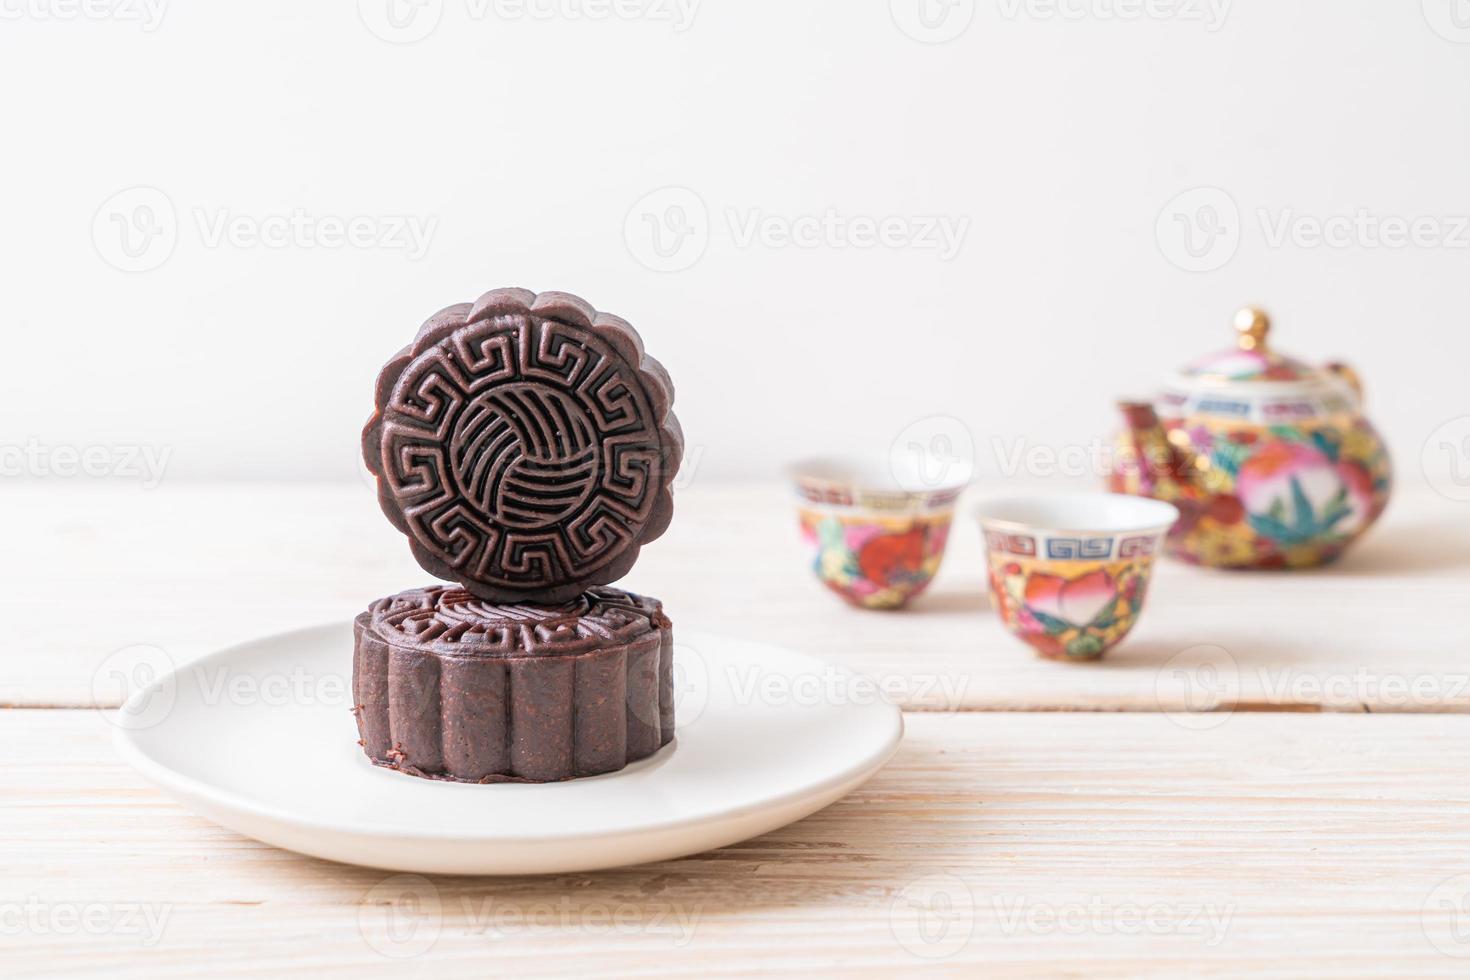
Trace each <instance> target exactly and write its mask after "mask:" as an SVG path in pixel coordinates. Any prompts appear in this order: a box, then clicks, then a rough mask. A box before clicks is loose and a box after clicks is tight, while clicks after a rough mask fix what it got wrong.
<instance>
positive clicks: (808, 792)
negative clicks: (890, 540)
mask: <svg viewBox="0 0 1470 980" xmlns="http://www.w3.org/2000/svg"><path fill="white" fill-rule="evenodd" d="M351 627H352V624H351V622H350V621H336V622H329V623H317V624H315V625H313V626H304V627H299V628H297V629H292V630H285V631H282V632H278V633H270V634H266V635H264V636H260V637H256V638H254V639H250V640H245V641H243V642H239V643H233V644H231V645H229V646H227V647H223V648H221V649H219V650H216V651H214V652H212V653H208V654H205V655H204V656H202V657H197V658H194V659H192V660H189V661H187V662H185V663H182V664H178V665H176V666H175V667H174V668H173V669H172V670H170V671H169V672H168V673H167V674H164V675H163V676H161V677H158V678H156V679H155V680H154V681H153V682H152V683H150V684H148V685H147V686H145V687H142V688H139V689H138V690H137V691H134V692H133V693H132V694H131V695H129V697H128V698H127V699H126V700H125V701H124V702H123V704H122V705H121V706H120V707H119V708H115V709H112V710H113V711H114V712H122V711H125V710H127V708H128V706H129V705H131V704H132V703H133V702H134V701H135V700H141V699H143V698H145V697H148V696H151V694H152V693H153V692H154V691H156V690H157V689H158V688H160V687H162V686H163V685H164V684H166V683H167V682H168V681H169V680H170V679H173V678H176V677H178V676H180V675H181V674H182V672H183V671H184V670H186V669H191V668H196V667H199V666H203V665H206V664H209V663H212V662H215V661H218V660H226V659H229V658H230V657H231V656H232V655H236V654H238V652H239V651H241V650H244V649H247V648H251V647H256V646H259V645H262V644H265V643H270V642H276V641H289V640H299V639H301V638H303V637H305V636H306V635H307V634H311V633H325V632H328V631H332V630H335V631H342V632H348V631H350V630H351ZM688 635H690V636H693V637H699V638H705V639H714V640H717V641H721V642H725V641H729V642H734V643H739V644H744V645H747V646H758V647H763V648H765V649H766V650H771V651H777V652H779V653H781V654H783V655H794V656H797V657H800V658H802V659H804V660H807V661H809V662H811V663H813V664H817V665H821V666H824V667H827V668H830V669H832V670H839V671H842V672H844V673H847V674H850V675H852V676H854V677H856V676H858V675H857V673H856V672H855V671H852V670H850V669H849V668H847V667H844V666H841V665H839V664H833V663H831V662H830V661H826V660H822V659H821V658H818V657H814V656H812V655H811V654H808V653H803V652H801V651H798V650H791V649H788V648H785V647H779V646H776V645H774V644H770V643H764V642H761V641H759V640H743V639H740V638H739V637H732V636H726V635H723V634H717V633H706V632H704V631H701V630H691V631H689V634H688ZM675 644H676V645H679V644H683V645H691V646H692V645H693V644H692V643H691V642H690V641H689V640H679V639H677V638H676V639H675ZM864 707H867V706H864ZM874 707H881V708H884V709H886V711H885V712H884V713H885V714H886V715H887V717H888V720H889V731H888V732H887V734H886V737H885V739H884V743H883V746H882V748H881V749H880V750H879V751H878V752H876V753H875V754H874V755H873V756H871V757H870V758H868V759H866V760H865V761H864V762H862V763H861V764H859V765H852V766H847V767H844V768H843V769H841V770H840V771H838V772H836V773H831V774H828V775H826V776H824V777H823V778H822V779H821V780H820V781H819V782H816V783H813V784H810V785H808V786H804V787H801V788H800V789H796V790H791V791H788V792H785V793H781V794H779V795H776V796H773V797H769V798H766V799H762V800H758V801H754V802H747V803H743V804H741V805H739V806H737V807H733V808H730V809H727V810H721V811H719V812H718V813H711V814H705V815H695V816H685V817H677V818H672V819H668V820H663V821H659V822H656V823H648V824H642V825H639V826H637V827H630V828H625V829H621V830H610V831H599V830H581V831H563V832H554V833H545V834H524V833H516V834H505V833H490V832H484V833H478V834H470V835H466V834H463V833H461V832H457V831H440V832H436V831H434V829H433V828H423V827H413V828H399V827H383V828H380V829H364V828H362V827H356V826H352V825H350V824H343V823H340V822H333V821H328V820H324V819H321V818H318V817H312V816H303V815H301V814H299V813H293V812H292V811H289V810H284V809H282V808H280V807H278V806H275V805H271V804H262V803H258V802H256V801H254V800H253V799H251V798H249V797H246V796H243V795H241V794H240V793H237V792H235V791H233V790H228V789H224V788H221V787H220V786H218V785H217V784H214V783H209V782H206V781H204V780H201V779H198V778H196V777H194V776H190V775H188V774H186V773H183V772H180V771H179V770H177V769H174V768H173V767H171V766H168V765H165V764H164V763H162V762H160V761H158V760H157V759H155V758H153V756H151V755H149V754H148V753H147V752H146V751H145V750H144V749H143V748H142V747H140V746H139V744H138V743H137V740H136V737H135V736H137V735H138V734H140V732H144V731H151V730H152V729H151V728H148V729H140V730H134V729H129V728H127V727H126V726H124V725H120V724H117V723H116V722H114V723H113V731H112V744H113V748H114V750H115V751H116V752H117V753H118V754H119V755H120V756H121V757H122V759H123V761H124V762H126V763H127V764H128V765H129V766H131V767H132V768H133V769H134V770H135V771H136V772H138V773H139V774H141V775H142V776H144V777H145V778H146V779H148V780H149V781H151V782H153V783H154V784H155V785H158V786H160V787H163V788H165V789H167V790H170V791H172V792H175V793H178V794H181V795H184V796H186V797H188V798H190V799H192V800H202V801H205V802H206V803H207V805H208V806H210V807H220V806H223V807H224V808H225V809H228V810H231V811H234V812H236V813H240V814H244V815H248V816H250V817H251V818H254V819H263V820H268V821H272V822H274V823H276V824H278V825H284V826H289V827H293V828H298V829H302V830H308V831H314V832H330V833H336V834H350V835H353V836H356V837H364V836H379V835H383V834H394V835H396V836H399V837H402V838H405V839H409V840H418V841H424V842H427V843H434V844H446V843H461V844H475V843H495V844H527V845H531V844H552V843H557V842H559V841H568V842H570V841H584V840H594V839H600V840H620V839H624V838H636V837H641V836H645V835H648V834H658V833H670V832H677V831H680V830H683V829H687V828H690V827H697V826H702V825H705V824H709V823H712V822H715V821H722V820H731V819H741V818H743V817H746V816H750V815H752V814H755V813H759V812H762V811H765V810H769V809H776V808H780V807H785V806H790V805H792V804H795V803H799V802H800V801H802V800H806V799H812V798H816V797H820V796H822V795H823V794H825V793H828V792H830V791H832V790H833V789H836V788H838V787H840V786H842V785H845V784H847V783H849V782H852V781H854V780H857V781H858V783H857V784H858V785H861V782H862V777H865V776H871V775H873V774H875V773H877V772H878V770H880V769H882V768H883V767H884V766H886V765H887V764H888V763H889V761H890V760H892V758H893V756H894V755H895V754H896V753H897V752H898V748H899V746H900V745H901V744H902V743H903V736H904V731H905V727H906V726H905V724H904V718H903V711H902V710H901V709H900V708H899V707H898V706H897V705H895V704H891V703H888V702H876V703H875V705H874ZM109 720H111V719H109ZM677 742H678V736H677V734H676V735H675V739H674V743H672V744H675V746H676V747H677ZM656 755H657V753H655V757H656ZM650 758H654V757H650ZM377 768H381V767H377ZM384 775H386V776H392V775H399V776H400V777H401V778H403V779H409V778H411V777H409V776H406V775H402V774H394V773H384ZM608 775H616V774H615V773H609V774H608ZM566 782H571V780H568V781H566ZM472 785H473V784H466V788H470V787H471V786H472ZM536 785H543V784H536ZM544 785H555V784H544ZM492 788H494V789H498V790H500V789H503V788H504V786H503V784H497V785H494V786H493V787H492ZM492 826H493V825H492Z"/></svg>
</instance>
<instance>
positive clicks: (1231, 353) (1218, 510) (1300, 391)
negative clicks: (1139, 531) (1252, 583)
mask: <svg viewBox="0 0 1470 980" xmlns="http://www.w3.org/2000/svg"><path fill="white" fill-rule="evenodd" d="M1270 328H1271V322H1270V320H1269V319H1268V318H1267V317H1266V314H1265V313H1262V312H1261V311H1259V310H1252V309H1247V310H1241V311H1240V313H1238V314H1237V315H1236V317H1235V329H1236V331H1237V333H1238V337H1237V346H1236V347H1235V348H1232V349H1230V350H1226V351H1222V352H1220V353H1217V354H1213V355H1210V356H1208V357H1206V358H1204V359H1202V360H1199V361H1196V362H1195V363H1194V364H1192V365H1190V366H1189V367H1187V368H1185V369H1184V370H1183V371H1182V372H1181V373H1180V374H1178V375H1177V376H1175V378H1174V379H1173V380H1172V381H1171V382H1170V384H1169V386H1168V387H1167V388H1166V389H1165V391H1164V394H1163V397H1162V398H1161V399H1160V401H1159V402H1158V404H1157V405H1153V404H1149V403H1146V402H1123V403H1122V404H1121V406H1120V407H1121V408H1122V410H1123V415H1124V418H1125V420H1126V425H1127V429H1126V432H1125V433H1124V436H1123V441H1122V445H1121V446H1120V450H1121V452H1120V454H1119V459H1118V462H1117V464H1116V465H1115V466H1114V467H1113V469H1112V473H1111V475H1110V476H1109V483H1110V485H1111V488H1112V489H1113V490H1114V491H1116V492H1119V493H1133V494H1141V495H1143V496H1148V497H1155V498H1157V499H1159V500H1166V501H1168V502H1170V503H1172V504H1174V505H1175V506H1177V507H1178V508H1179V510H1180V513H1181V515H1182V516H1181V518H1180V520H1179V522H1178V523H1177V524H1176V525H1175V526H1174V529H1173V530H1172V531H1171V532H1170V534H1169V539H1168V549H1169V551H1170V553H1171V554H1173V555H1174V556H1175V557H1176V558H1181V559H1183V560H1184V561H1188V562H1193V563H1196V564H1202V565H1213V566H1216V567H1220V568H1305V567H1309V566H1313V565H1320V564H1323V563H1325V562H1329V561H1332V560H1333V559H1334V558H1336V557H1337V556H1338V555H1340V554H1341V553H1342V551H1343V549H1344V548H1346V547H1347V546H1348V545H1349V544H1351V543H1352V542H1353V541H1354V540H1355V539H1356V538H1357V537H1358V536H1359V535H1360V534H1362V533H1363V532H1364V531H1365V530H1367V528H1368V526H1369V525H1370V524H1372V523H1373V522H1374V521H1375V520H1377V519H1378V516H1379V515H1380V514H1381V513H1383V509H1384V507H1385V506H1386V505H1387V503H1388V496H1389V488H1390V485H1391V483H1392V475H1391V472H1390V464H1389V459H1388V451H1387V448H1386V447H1385V446H1384V444H1383V440H1382V439H1380V438H1379V436H1378V434H1377V433H1376V432H1375V431H1374V430H1373V427H1372V426H1371V425H1370V424H1369V423H1368V421H1367V420H1366V419H1365V418H1364V417H1363V414H1362V408H1361V405H1362V388H1361V385H1360V383H1359V381H1358V377H1357V375H1356V374H1355V373H1354V372H1353V371H1352V369H1350V368H1348V367H1347V366H1346V365H1342V364H1328V365H1326V366H1325V367H1323V368H1314V367H1311V366H1310V365H1307V364H1304V363H1302V362H1301V361H1298V360H1296V359H1295V358H1291V357H1288V356H1286V355H1285V354H1282V353H1279V352H1278V351H1275V350H1272V349H1270V348H1269V347H1268V345H1267V343H1266V339H1267V334H1268V332H1269V331H1270Z"/></svg>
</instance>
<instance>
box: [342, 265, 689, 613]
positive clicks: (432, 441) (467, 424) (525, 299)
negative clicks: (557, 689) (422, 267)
mask: <svg viewBox="0 0 1470 980" xmlns="http://www.w3.org/2000/svg"><path fill="white" fill-rule="evenodd" d="M672 404H673V386H672V384H671V383H670V382H669V377H668V374H667V372H665V371H664V369H663V367H662V366H661V365H659V364H658V362H657V361H655V360H654V359H652V358H651V357H649V356H648V355H647V354H645V353H644V352H643V345H642V341H641V340H640V339H639V337H638V334H637V332H636V331H634V330H633V328H632V327H631V326H630V325H628V323H626V322H625V321H623V320H621V319H619V318H618V317H615V316H611V315H609V314H605V313H598V312H597V311H595V310H593V309H592V307H590V306H588V305H587V304H586V303H585V302H583V301H582V300H580V299H578V298H576V297H575V296H570V295H568V294H565V293H543V294H541V295H539V296H538V295H535V294H533V293H530V292H528V291H526V290H522V289H500V290H495V291H493V292H490V293H486V294H485V295H484V296H482V297H480V299H479V300H478V301H476V302H475V303H474V304H461V305H459V306H453V307H450V308H448V309H446V310H444V311H442V312H440V313H438V314H436V315H435V316H433V317H431V318H430V319H429V321H428V322H427V323H425V324H424V326H423V328H422V329H421V330H420V331H419V334H418V337H417V339H415V341H414V343H413V344H411V345H410V346H409V347H407V348H405V349H404V350H403V351H400V352H399V354H398V355H397V356H396V357H394V358H393V360H392V361H390V362H389V363H388V365H387V366H386V367H385V368H384V369H383V372H382V374H381V375H380V377H379V380H378V389H377V400H376V410H375V411H374V413H373V416H372V418H371V419H370V420H369V422H368V425H367V428H366V430H365V431H364V435H363V450H364V457H365V459H366V461H367V464H368V467H369V468H370V469H371V470H372V471H373V473H374V474H375V475H376V476H377V477H378V496H379V500H380V502H381V504H382V506H383V511H384V513H386V514H387V515H388V517H389V519H390V520H392V521H393V523H394V525H395V526H397V527H398V528H399V530H401V531H403V532H404V533H405V534H407V535H408V536H409V538H410V541H411V544H412V547H413V553H414V556H415V557H416V558H417V559H418V561H419V563H420V564H421V565H423V567H424V568H425V569H426V570H427V571H429V572H430V573H431V574H433V575H436V576H438V577H440V578H443V579H448V580H451V581H456V582H459V583H460V584H462V585H463V586H464V587H465V588H466V589H468V590H469V591H470V592H472V593H474V594H475V595H477V596H480V597H482V598H485V599H489V600H493V601H498V602H505V601H511V602H513V601H517V600H524V601H532V602H540V603H556V602H561V601H564V600H567V599H571V598H573V597H575V596H576V595H578V594H579V593H580V592H582V591H583V590H584V589H586V588H588V587H590V586H593V585H601V584H606V583H608V582H612V581H615V580H616V579H618V578H620V577H622V576H623V575H624V574H626V573H627V571H628V569H630V568H631V567H632V565H633V563H634V561H636V560H637V556H638V551H639V549H640V548H641V547H642V545H644V544H646V543H648V542H649V541H652V540H653V539H654V538H656V537H658V536H659V535H660V534H662V533H663V531H664V530H665V528H666V527H667V526H668V523H669V519H670V517H671V516H672V513H673V499H672V494H671V492H670V489H669V485H670V483H671V482H672V480H673V478H674V475H675V473H676V472H677V470H678V467H679V463H680V461H681V459H682V456H683V437H682V435H681V433H680V431H679V425H678V422H677V420H676V419H675V418H674V415H673V412H672V411H671V408H672Z"/></svg>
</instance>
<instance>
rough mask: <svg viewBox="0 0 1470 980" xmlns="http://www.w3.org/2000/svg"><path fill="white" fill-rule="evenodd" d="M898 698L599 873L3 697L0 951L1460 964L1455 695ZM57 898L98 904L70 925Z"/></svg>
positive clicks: (34, 971)
mask: <svg viewBox="0 0 1470 980" xmlns="http://www.w3.org/2000/svg"><path fill="white" fill-rule="evenodd" d="M908 721H909V735H908V737H907V739H906V741H905V744H904V746H903V748H902V749H901V750H900V753H899V755H898V757H897V758H896V759H895V760H894V761H893V763H892V764H891V765H889V766H888V768H887V769H886V770H884V771H883V772H882V773H881V774H880V775H879V776H877V777H876V778H875V779H874V780H873V781H872V782H871V783H869V784H868V785H867V786H866V787H864V788H863V789H862V790H860V791H858V792H857V793H855V794H853V795H852V796H851V797H849V798H848V799H846V800H843V801H842V802H840V803H838V804H836V805H834V806H832V807H830V808H828V809H827V810H825V811H823V812H821V813H819V814H817V815H815V816H813V817H811V818H809V819H807V820H805V821H802V822H801V823H798V824H796V825H794V826H791V827H788V828H786V829H784V830H781V831H778V832H776V833H773V834H770V835H767V836H765V837H762V838H759V839H757V840H753V841H748V842H746V843H744V844H740V845H736V846H734V847H729V848H725V849H723V850H720V851H716V852H713V853H710V854H705V855H702V856H699V857H695V858H689V859H685V860H681V861H673V862H667V863H663V864H657V865H649V866H644V867H638V868H630V869H626V870H622V871H615V872H608V873H602V874H593V875H561V876H556V877H550V878H515V879H506V880H477V879H471V878H454V877H445V878H436V879H433V880H428V879H417V878H407V879H404V878H398V877H395V876H389V875H384V874H383V873H381V872H374V871H369V870H365V869H357V868H350V867H345V866H340V865H334V864H329V863H326V862H321V861H316V860H312V859H308V858H303V857H298V856H295V855H292V854H289V853H286V852H284V851H279V850H275V849H273V848H271V847H268V846H266V845H262V844H257V843H255V842H253V841H250V840H247V839H244V838H241V837H238V836H236V835H235V834H233V833H231V832H229V831H226V830H223V829H220V828H218V827H215V826H214V825H212V824H210V823H208V822H206V821H204V820H202V819H200V818H197V817H194V816H192V815H191V814H189V813H187V812H185V811H184V810H182V809H181V808H179V807H178V806H176V805H174V804H173V803H171V802H169V801H168V800H166V799H165V798H163V797H162V796H160V795H159V794H158V793H156V792H154V791H153V790H152V789H151V788H149V787H148V786H146V785H144V784H143V783H142V782H140V780H139V779H138V777H136V776H134V775H133V774H132V773H131V772H130V771H129V770H127V769H125V768H124V767H122V765H121V764H120V763H119V762H117V761H116V760H115V759H114V757H113V755H112V752H111V750H110V747H109V745H108V743H107V735H108V723H107V722H106V721H105V720H104V719H103V718H102V717H101V716H99V715H98V714H97V713H95V712H91V711H85V710H83V711H45V710H10V711H0V739H3V744H5V745H6V746H7V747H8V748H9V750H10V751H9V753H8V758H9V760H10V761H9V764H8V765H7V766H6V767H4V768H3V769H0V819H3V825H4V834H3V835H0V868H3V876H0V964H3V967H0V972H4V973H5V975H7V976H29V975H41V974H43V973H44V974H47V975H54V974H55V973H65V972H73V973H99V972H103V971H105V972H107V974H108V975H109V976H114V977H133V976H136V977H148V978H154V977H172V976H179V977H184V976H199V975H222V976H263V975H271V974H273V973H278V972H279V973H287V972H289V973H293V974H296V973H310V974H312V975H317V976H343V977H348V976H352V977H361V976H365V975H377V974H379V973H385V972H386V973H402V974H404V975H411V976H426V977H427V976H435V977H439V976H485V975H487V974H494V975H509V976H574V975H575V976H582V975H599V976H641V977H664V976H667V977H681V976H689V975H691V974H695V973H697V974H701V975H704V974H709V975H752V974H755V973H761V972H769V973H774V974H779V975H813V974H816V975H827V974H841V975H872V976H893V975H897V974H908V973H909V972H911V971H915V972H917V971H919V970H926V971H927V970H932V971H935V972H938V973H942V974H949V975H964V976H975V975H977V974H979V973H981V972H983V973H984V975H1003V976H1012V975H1014V976H1103V975H1115V976H1179V975H1186V974H1188V975H1218V976H1239V975H1241V974H1243V973H1247V972H1249V973H1251V974H1255V975H1261V976H1301V975H1315V976H1339V977H1349V976H1353V977H1358V976H1363V977H1366V976H1382V977H1403V976H1464V975H1465V973H1466V971H1467V969H1470V903H1467V904H1465V905H1464V906H1462V907H1460V908H1459V910H1458V914H1457V912H1456V910H1455V908H1454V907H1452V906H1451V905H1449V904H1444V900H1445V899H1446V898H1453V897H1455V896H1458V895H1461V894H1463V892H1462V891H1458V890H1455V888H1454V887H1452V888H1451V889H1449V890H1446V889H1445V888H1441V887H1440V886H1441V884H1442V883H1443V882H1445V881H1446V880H1447V879H1451V878H1453V877H1454V876H1456V875H1464V874H1470V784H1467V782H1466V780H1465V778H1464V775H1465V773H1466V772H1467V771H1470V718H1464V717H1460V716H1449V715H1423V716H1394V717H1379V716H1372V715H1298V714H1237V715H1235V716H1233V717H1231V718H1230V719H1229V720H1228V723H1227V724H1224V725H1221V726H1219V727H1217V728H1214V729H1210V730H1205V731H1189V730H1185V729H1182V728H1180V727H1179V726H1178V725H1176V724H1175V722H1174V720H1173V719H1171V718H1170V717H1169V716H1167V715H1161V714H1040V713H1038V714H1030V713H1013V714H985V713H955V714H949V713H937V712H936V713H923V714H911V715H910V716H909V719H908ZM1460 884H1463V885H1467V886H1470V878H1465V879H1460ZM1437 888H1438V889H1439V891H1436V889H1437ZM415 895H416V896H418V897H419V898H420V899H421V900H422V904H420V905H419V906H418V909H419V913H418V914H416V913H414V912H413V911H411V909H410V908H409V907H408V906H407V905H406V903H405V900H406V898H407V897H409V896H415ZM940 896H947V899H948V904H946V899H945V897H940ZM383 902H387V903H388V904H387V905H384V904H381V903H383ZM395 902H396V903H398V905H397V906H395V905H394V903H395ZM394 907H397V908H398V910H399V911H398V916H397V918H396V919H395V920H394V921H395V922H396V924H397V927H398V931H397V932H396V933H390V932H389V931H388V922H389V919H388V917H387V916H388V911H387V910H388V909H390V908H394ZM69 909H70V910H72V912H70V913H69V912H68V911H67V910H69ZM88 910H92V911H88ZM145 910H146V912H147V913H148V914H151V915H152V917H153V918H152V920H150V919H148V918H147V916H146V915H143V914H142V913H143V911H145ZM1426 910H1427V911H1426ZM69 915H75V916H77V917H81V916H83V915H90V916H91V917H92V926H91V927H90V930H91V931H90V932H89V931H87V930H86V929H83V928H81V927H79V926H77V925H76V923H75V922H74V921H72V920H71V919H69V918H68V916H69ZM150 921H151V922H152V923H153V924H154V925H156V926H157V927H158V932H157V934H156V936H155V935H154V934H153V933H152V932H151V931H150V930H151V929H152V926H150V925H149V923H150ZM921 927H922V928H923V929H924V930H926V931H924V932H921V931H920V930H921ZM1456 928H1458V930H1459V932H1458V933H1456V932H1454V931H1453V930H1454V929H1456ZM68 933H69V934H68ZM926 937H927V939H926ZM1457 938H1458V941H1457ZM154 940H156V941H154ZM431 940H432V941H431ZM1436 941H1438V942H1439V944H1440V946H1436V945H1435V942H1436ZM1442 950H1447V952H1446V951H1442ZM406 953H416V954H417V955H412V956H406V957H404V958H401V959H395V958H393V957H392V956H390V955H385V954H406Z"/></svg>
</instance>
